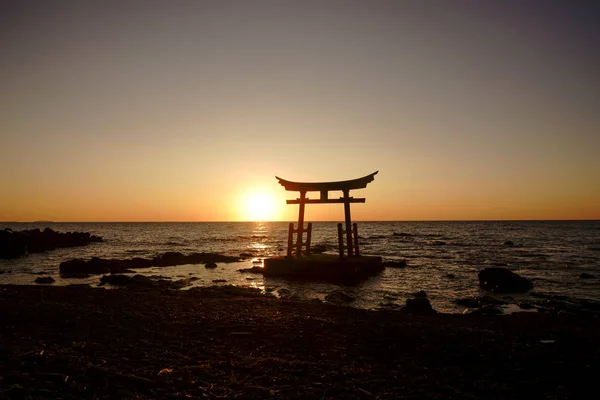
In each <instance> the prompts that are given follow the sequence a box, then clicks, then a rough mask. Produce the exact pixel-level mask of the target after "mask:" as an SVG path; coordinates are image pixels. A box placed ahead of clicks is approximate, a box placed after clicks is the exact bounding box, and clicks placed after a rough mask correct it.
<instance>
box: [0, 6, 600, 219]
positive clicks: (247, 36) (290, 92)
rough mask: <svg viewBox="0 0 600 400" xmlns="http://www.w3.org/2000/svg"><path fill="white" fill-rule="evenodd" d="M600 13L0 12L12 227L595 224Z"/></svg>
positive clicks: (2, 161) (399, 9) (0, 178)
mask: <svg viewBox="0 0 600 400" xmlns="http://www.w3.org/2000/svg"><path fill="white" fill-rule="evenodd" d="M596 3H597V2H595V1H585V2H584V1H577V0H575V1H560V2H559V1H550V0H548V1H522V0H514V1H508V0H503V1H475V0H472V1H437V0H436V1H423V0H420V1H416V0H415V1H351V0H345V1H269V2H265V1H235V2H232V1H224V0H219V1H161V2H158V1H156V2H155V1H139V2H137V1H71V2H62V1H39V2H28V1H1V2H0V182H1V186H0V221H15V220H16V221H31V220H56V221H225V220H243V219H246V218H248V214H247V213H245V212H244V211H243V209H244V204H245V202H246V199H247V198H248V196H250V195H251V194H252V193H264V194H266V195H267V196H274V198H275V200H276V201H275V204H276V205H275V206H273V207H274V214H273V215H274V218H277V219H283V220H292V219H295V216H296V213H297V206H286V205H285V204H284V199H285V198H293V197H295V194H293V193H286V192H285V191H284V190H283V188H282V187H281V186H279V185H278V184H277V181H276V180H275V175H278V176H280V177H284V178H286V179H289V180H298V181H327V180H342V179H351V178H356V177H360V176H364V175H367V174H369V173H371V172H373V171H375V170H379V171H380V172H379V174H378V175H377V176H376V179H375V181H374V182H373V183H371V184H370V185H369V186H368V188H367V189H365V190H361V191H358V192H355V194H354V195H355V196H365V197H366V198H367V202H366V204H356V205H353V207H352V212H353V217H354V218H355V219H358V220H439V219H442V220H454V219H599V218H600V161H599V160H600V155H599V153H600V74H599V72H598V71H600V24H599V23H598V21H600V12H599V10H600V7H598V6H597V5H596ZM307 219H308V220H319V219H327V220H341V219H343V210H342V207H341V206H332V205H327V206H315V207H309V208H308V209H307Z"/></svg>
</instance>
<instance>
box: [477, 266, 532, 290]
mask: <svg viewBox="0 0 600 400" xmlns="http://www.w3.org/2000/svg"><path fill="white" fill-rule="evenodd" d="M478 278H479V286H481V287H482V288H483V289H485V290H491V291H493V292H496V293H523V292H526V291H528V290H529V289H531V288H533V282H531V281H530V280H529V279H527V278H523V277H522V276H520V275H518V274H515V273H514V272H512V271H510V270H508V269H506V268H497V267H492V268H484V269H482V270H481V271H479V274H478Z"/></svg>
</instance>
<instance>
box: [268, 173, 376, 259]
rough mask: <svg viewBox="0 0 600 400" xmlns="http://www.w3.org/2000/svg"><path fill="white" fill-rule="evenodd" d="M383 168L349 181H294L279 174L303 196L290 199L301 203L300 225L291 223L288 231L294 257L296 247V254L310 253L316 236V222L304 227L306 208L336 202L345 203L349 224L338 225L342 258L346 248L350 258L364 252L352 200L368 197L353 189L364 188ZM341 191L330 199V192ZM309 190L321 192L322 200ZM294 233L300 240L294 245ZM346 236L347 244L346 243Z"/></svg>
mask: <svg viewBox="0 0 600 400" xmlns="http://www.w3.org/2000/svg"><path fill="white" fill-rule="evenodd" d="M378 172H379V171H375V172H373V173H372V174H370V175H367V176H364V177H362V178H358V179H351V180H348V181H338V182H291V181H287V180H285V179H281V178H279V177H277V176H276V178H277V179H278V180H279V183H280V184H281V185H282V186H283V187H284V188H285V190H287V191H293V192H300V197H298V198H297V199H294V200H287V201H286V203H287V204H298V205H299V212H298V228H294V223H293V222H290V227H289V231H288V248H287V256H288V257H292V254H293V249H294V247H295V249H296V252H295V254H296V257H301V256H302V253H303V248H304V249H305V250H304V253H310V240H311V236H312V223H308V227H307V228H306V229H304V208H305V205H306V204H332V203H343V204H344V217H345V223H346V227H345V228H346V229H343V227H342V224H341V223H339V224H338V247H339V253H340V258H343V257H344V248H346V249H347V250H348V254H347V255H348V257H352V256H358V255H360V252H359V249H358V229H357V225H356V224H352V219H351V216H350V204H351V203H364V202H365V201H366V199H365V198H354V197H351V196H350V191H351V190H355V189H364V188H366V187H367V184H369V183H370V182H372V181H373V180H374V179H375V175H377V173H378ZM331 191H341V192H342V193H343V197H339V198H337V199H334V198H329V192H331ZM308 192H319V193H320V197H319V198H318V199H309V198H308V197H307V196H306V194H307V193H308ZM304 232H306V234H307V236H306V242H304V241H303V240H304ZM294 234H296V243H295V246H294ZM344 235H345V241H346V245H345V246H344Z"/></svg>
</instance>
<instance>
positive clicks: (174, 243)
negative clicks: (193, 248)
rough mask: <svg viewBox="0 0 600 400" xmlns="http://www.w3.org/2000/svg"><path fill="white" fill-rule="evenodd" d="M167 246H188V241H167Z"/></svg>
mask: <svg viewBox="0 0 600 400" xmlns="http://www.w3.org/2000/svg"><path fill="white" fill-rule="evenodd" d="M165 246H175V247H181V246H187V243H181V242H166V243H165Z"/></svg>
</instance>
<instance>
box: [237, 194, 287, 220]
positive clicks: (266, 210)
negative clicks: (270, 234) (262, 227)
mask: <svg viewBox="0 0 600 400" xmlns="http://www.w3.org/2000/svg"><path fill="white" fill-rule="evenodd" d="M278 209H279V207H278V206H277V205H276V203H275V199H274V198H273V197H272V196H270V195H268V194H266V193H252V194H250V195H249V196H248V197H247V198H246V199H245V214H244V216H243V219H244V220H246V221H257V222H265V221H276V220H277V219H278V218H279V215H278Z"/></svg>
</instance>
